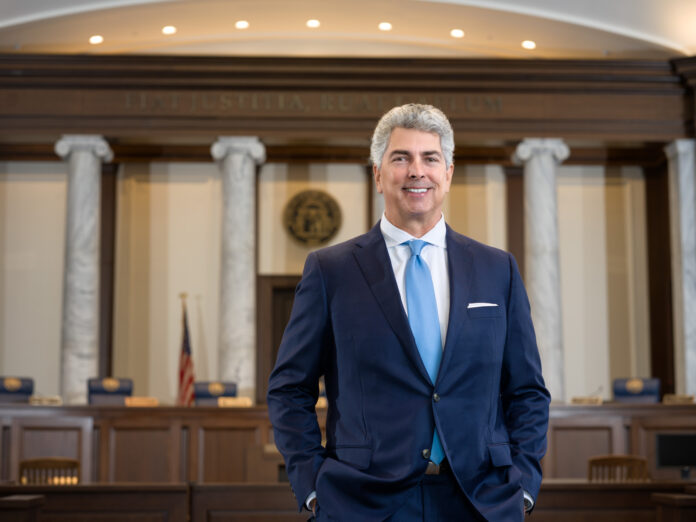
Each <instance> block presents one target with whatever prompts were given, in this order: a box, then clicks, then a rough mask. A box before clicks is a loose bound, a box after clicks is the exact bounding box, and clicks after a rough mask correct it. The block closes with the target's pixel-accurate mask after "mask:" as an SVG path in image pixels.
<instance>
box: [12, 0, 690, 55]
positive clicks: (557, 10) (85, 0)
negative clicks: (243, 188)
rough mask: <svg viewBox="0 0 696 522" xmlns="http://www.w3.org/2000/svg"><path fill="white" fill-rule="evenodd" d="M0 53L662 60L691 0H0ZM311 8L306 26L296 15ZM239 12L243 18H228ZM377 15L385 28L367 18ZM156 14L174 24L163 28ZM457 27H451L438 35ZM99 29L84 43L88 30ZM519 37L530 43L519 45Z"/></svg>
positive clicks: (684, 25)
mask: <svg viewBox="0 0 696 522" xmlns="http://www.w3.org/2000/svg"><path fill="white" fill-rule="evenodd" d="M0 6H1V7H2V9H0V52H3V53H96V54H99V53H109V54H113V53H137V54H193V55H198V54H200V55H223V56H259V55H279V56H358V57H359V56H366V57H367V56H369V57H379V56H382V57H396V56H398V57H452V58H454V57H490V58H526V57H530V58H590V59H601V58H611V59H622V58H640V59H666V58H673V57H678V56H684V55H693V54H696V1H694V0H659V1H658V0H580V1H578V0H573V1H568V0H518V1H494V0H491V1H483V0H226V1H225V0H103V1H98V0H96V1H95V0H92V1H89V0H1V1H0ZM308 19H317V20H319V21H320V22H321V25H320V26H319V27H318V28H314V29H311V28H308V27H307V26H306V25H305V22H306V21H307V20H308ZM239 20H246V21H248V22H249V27H248V28H247V29H242V30H240V29H236V28H235V22H236V21H239ZM380 22H389V23H391V24H392V30H391V31H380V30H379V29H378V24H379V23H380ZM165 25H173V26H175V27H176V28H177V32H176V34H173V35H170V36H165V35H163V34H162V32H161V29H162V27H163V26H165ZM452 29H461V30H462V31H464V33H465V35H464V37H463V38H453V37H452V36H450V31H451V30H452ZM95 34H99V35H102V36H103V38H104V42H103V43H102V44H100V45H91V44H90V43H89V42H88V39H89V37H90V36H92V35H95ZM523 40H533V41H535V42H536V44H537V47H536V49H534V50H531V51H530V50H526V49H523V48H522V47H521V45H520V44H521V42H522V41H523Z"/></svg>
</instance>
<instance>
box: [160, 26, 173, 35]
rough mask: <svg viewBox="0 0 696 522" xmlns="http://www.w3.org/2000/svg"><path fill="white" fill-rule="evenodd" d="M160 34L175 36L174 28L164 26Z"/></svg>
mask: <svg viewBox="0 0 696 522" xmlns="http://www.w3.org/2000/svg"><path fill="white" fill-rule="evenodd" d="M162 34H176V27H174V26H173V25H165V26H164V27H163V28H162Z"/></svg>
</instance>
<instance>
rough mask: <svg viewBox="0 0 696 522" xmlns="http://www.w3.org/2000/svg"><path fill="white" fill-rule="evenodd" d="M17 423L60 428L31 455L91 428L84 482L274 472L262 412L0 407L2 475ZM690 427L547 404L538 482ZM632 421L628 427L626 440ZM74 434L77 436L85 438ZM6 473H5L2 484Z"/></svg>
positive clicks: (616, 411)
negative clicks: (264, 459)
mask: <svg viewBox="0 0 696 522" xmlns="http://www.w3.org/2000/svg"><path fill="white" fill-rule="evenodd" d="M317 413H318V416H319V425H320V426H324V424H325V417H326V411H325V410H319V411H318V412H317ZM32 423H33V424H32ZM13 424H14V425H15V426H17V425H20V424H24V425H26V426H28V427H30V428H31V427H39V428H41V427H42V426H44V427H45V426H49V427H50V426H53V427H57V428H58V431H57V432H56V431H50V432H45V431H42V430H39V431H36V432H35V433H33V434H31V435H30V436H29V439H28V440H29V441H31V447H33V448H35V450H32V451H35V453H36V452H42V451H44V450H45V449H46V448H47V447H49V446H45V445H44V443H43V440H44V439H43V437H44V436H46V437H49V439H48V440H49V442H50V437H51V435H55V434H56V433H57V434H58V435H59V438H58V439H55V440H58V442H57V444H58V445H59V446H63V445H65V444H68V446H70V445H73V446H71V447H74V444H77V442H76V440H77V439H76V438H75V435H74V433H75V431H74V430H75V429H76V426H82V428H83V429H85V430H87V428H85V427H88V426H92V424H93V428H94V429H93V436H92V437H89V436H84V440H88V439H89V440H90V441H93V440H95V441H98V443H92V442H90V443H89V444H88V446H90V447H92V446H94V447H95V451H98V459H95V458H92V456H91V454H89V450H88V448H85V451H87V455H88V461H89V462H90V465H89V469H90V471H87V470H84V471H83V476H84V477H85V479H87V478H92V479H96V480H98V481H100V482H104V483H109V482H116V481H119V482H120V481H131V482H132V481H136V482H150V481H154V480H157V481H162V482H168V483H178V482H184V481H196V482H199V483H201V482H211V481H212V482H216V483H219V482H221V481H226V482H229V481H246V482H250V481H253V480H270V479H271V477H272V475H273V468H272V466H273V463H272V462H270V461H269V463H267V464H268V467H266V466H265V464H264V465H263V466H264V469H263V470H261V469H258V470H256V469H255V470H250V468H249V463H253V462H258V458H256V460H254V456H253V455H252V454H253V453H254V452H256V457H258V456H259V452H260V451H262V450H261V448H264V447H265V446H266V445H267V444H272V442H273V439H272V431H271V424H270V421H269V419H268V412H267V410H266V408H265V407H252V408H207V407H195V408H178V407H159V408H125V407H95V406H92V407H88V406H64V407H60V408H55V407H42V406H27V405H17V404H15V405H0V429H1V430H2V432H3V433H5V434H6V436H5V437H4V439H3V448H5V447H6V448H7V449H3V452H2V453H1V454H0V458H2V460H3V462H2V463H0V469H7V470H12V469H15V470H16V468H17V463H18V461H19V458H20V456H21V452H20V450H21V447H22V440H23V439H22V433H24V434H25V435H26V433H28V432H24V431H21V430H20V432H19V435H18V436H15V435H14V432H13V431H11V430H10V428H11V427H12V425H13ZM695 424H696V405H670V406H666V405H662V404H618V403H613V404H605V405H603V406H566V405H559V404H554V405H552V406H551V419H550V425H549V439H548V441H549V448H548V453H547V456H546V457H545V458H544V460H543V462H542V467H543V470H544V477H545V478H547V479H552V478H554V477H561V478H563V477H577V478H584V477H585V476H586V469H587V459H589V457H591V456H594V455H597V454H603V453H636V454H638V455H644V456H646V457H649V458H652V459H653V462H654V456H653V457H651V456H650V455H654V445H655V437H654V434H655V433H657V432H660V433H664V432H666V433H669V432H676V433H693V432H696V425H695ZM631 425H634V429H633V435H632V436H631V437H629V426H631ZM16 429H17V428H15V430H16ZM61 429H63V430H64V429H67V430H68V433H69V435H68V439H67V441H68V442H67V443H65V442H64V441H63V438H62V437H63V435H61V434H60V433H61V431H60V430H61ZM689 430H691V431H689ZM30 431H31V430H30ZM87 431H88V430H87ZM88 433H89V431H88ZM8 434H9V435H8ZM36 437H38V439H37V438H36ZM71 437H72V438H71ZM80 437H81V439H80V440H82V435H81V436H80ZM55 440H54V442H53V443H52V444H54V445H55V444H56V442H55ZM15 448H16V449H15ZM29 456H33V455H29ZM65 456H70V455H65ZM13 466H14V468H13ZM656 471H657V470H652V471H651V473H653V474H655V475H656V476H657V478H671V477H678V471H677V470H661V471H660V472H659V473H657V472H656ZM11 477H12V475H11V473H9V474H8V475H7V476H5V477H4V479H5V480H7V479H9V478H11Z"/></svg>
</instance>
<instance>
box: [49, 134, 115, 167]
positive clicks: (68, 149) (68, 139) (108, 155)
mask: <svg viewBox="0 0 696 522" xmlns="http://www.w3.org/2000/svg"><path fill="white" fill-rule="evenodd" d="M77 150H81V151H85V152H91V153H92V154H94V155H95V156H97V157H98V158H101V159H102V161H104V162H109V161H111V160H112V159H113V158H114V153H113V151H112V150H111V147H109V144H108V143H107V141H106V140H105V139H104V137H103V136H99V135H98V134H65V135H63V137H62V138H61V139H59V140H58V141H57V142H56V145H55V151H56V154H58V156H60V157H61V158H65V157H67V156H69V155H70V154H71V153H73V152H75V151H77Z"/></svg>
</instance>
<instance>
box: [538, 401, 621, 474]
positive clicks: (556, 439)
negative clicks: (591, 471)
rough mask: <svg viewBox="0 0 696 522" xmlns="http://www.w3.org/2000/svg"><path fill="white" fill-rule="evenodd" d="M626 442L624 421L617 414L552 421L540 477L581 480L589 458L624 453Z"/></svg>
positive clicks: (581, 416)
mask: <svg viewBox="0 0 696 522" xmlns="http://www.w3.org/2000/svg"><path fill="white" fill-rule="evenodd" d="M627 442H628V441H627V430H626V425H625V421H624V418H623V417H622V416H619V415H617V416H607V415H597V416H589V415H578V416H572V417H565V418H559V419H555V418H552V419H551V420H550V423H549V431H548V450H547V452H546V456H545V457H544V460H543V462H542V467H543V471H544V477H545V478H564V479H565V478H578V479H585V478H587V461H588V459H589V458H590V457H594V456H596V455H608V454H611V453H620V454H621V453H626V452H627V451H628V447H627Z"/></svg>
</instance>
